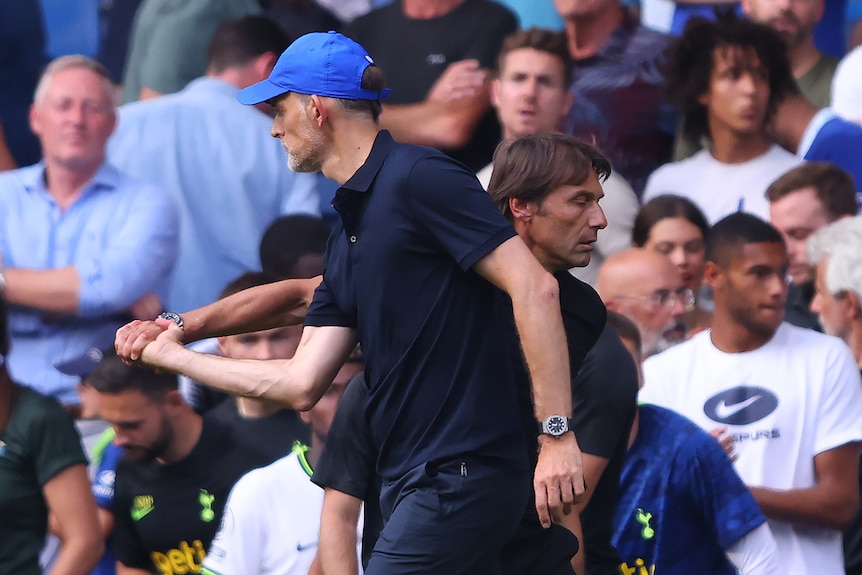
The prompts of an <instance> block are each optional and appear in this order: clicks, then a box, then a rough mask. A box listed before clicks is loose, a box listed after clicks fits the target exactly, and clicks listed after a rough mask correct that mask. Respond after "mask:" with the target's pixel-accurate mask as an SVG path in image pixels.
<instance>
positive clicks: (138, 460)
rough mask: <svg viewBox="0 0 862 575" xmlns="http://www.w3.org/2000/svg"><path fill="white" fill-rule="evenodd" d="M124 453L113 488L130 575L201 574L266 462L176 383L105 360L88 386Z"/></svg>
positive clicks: (120, 547) (120, 545)
mask: <svg viewBox="0 0 862 575" xmlns="http://www.w3.org/2000/svg"><path fill="white" fill-rule="evenodd" d="M87 382H88V384H89V385H91V386H92V387H93V388H95V390H96V391H97V392H98V393H99V408H100V410H101V416H102V417H103V418H104V419H105V420H106V421H108V422H109V423H110V424H111V425H112V426H113V428H114V431H115V432H116V437H115V439H114V443H115V444H117V445H119V446H120V447H122V448H123V450H124V451H125V457H124V458H123V459H122V460H121V461H120V463H119V465H118V466H117V471H116V481H115V485H114V506H113V515H114V519H115V525H114V530H113V535H112V536H113V546H114V554H115V555H116V557H117V561H118V563H119V564H122V566H123V567H124V570H123V571H122V573H123V574H124V575H137V574H140V575H143V574H144V573H154V572H155V573H164V574H165V575H173V574H179V573H197V572H199V571H200V566H201V563H202V562H203V559H204V556H205V555H206V550H207V548H208V547H209V544H210V541H211V540H212V538H213V536H214V535H215V533H216V530H217V529H218V526H219V523H220V522H221V515H222V509H223V508H224V504H225V500H226V499H227V495H228V492H229V491H230V489H231V487H232V486H233V484H234V483H235V482H236V480H237V479H238V478H239V477H241V476H242V475H243V474H244V473H245V472H247V471H248V470H250V469H252V468H254V467H257V466H258V465H261V464H263V463H264V461H263V460H262V459H261V458H260V457H259V456H258V455H257V453H256V452H253V451H250V450H249V449H248V448H247V447H241V446H240V444H239V443H237V442H236V440H235V439H234V437H233V435H232V433H231V430H230V429H229V428H227V427H225V426H224V425H222V424H220V423H218V422H216V421H212V420H209V419H207V420H204V419H203V418H202V417H201V416H199V415H197V414H196V413H195V412H194V411H192V409H191V408H190V407H188V406H187V405H186V404H185V402H183V399H182V397H181V396H180V393H179V390H178V389H177V377H176V375H174V374H171V373H157V372H156V371H154V370H152V369H150V368H144V367H139V366H129V365H126V364H125V363H123V361H122V360H121V359H120V358H119V357H117V356H113V355H110V356H106V357H104V358H103V359H102V361H101V362H100V363H99V365H98V366H97V367H96V369H95V370H94V371H93V372H92V373H91V374H90V376H89V377H88V379H87Z"/></svg>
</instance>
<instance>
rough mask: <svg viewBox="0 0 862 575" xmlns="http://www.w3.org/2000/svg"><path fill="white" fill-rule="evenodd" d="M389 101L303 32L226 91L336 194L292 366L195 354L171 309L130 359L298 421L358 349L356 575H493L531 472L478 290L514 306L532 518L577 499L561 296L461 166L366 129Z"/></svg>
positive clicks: (331, 37) (332, 43)
mask: <svg viewBox="0 0 862 575" xmlns="http://www.w3.org/2000/svg"><path fill="white" fill-rule="evenodd" d="M387 95H388V90H385V88H384V82H383V78H382V74H381V73H380V71H379V69H378V68H377V67H376V66H374V64H373V60H372V59H371V57H370V56H369V55H368V54H367V52H366V51H365V50H364V49H363V48H362V47H361V46H359V45H358V44H356V43H355V42H353V41H352V40H350V39H349V38H346V37H344V36H342V35H340V34H337V33H335V32H330V33H326V34H324V33H315V34H308V35H305V36H303V37H301V38H300V39H298V40H297V41H296V42H294V43H293V44H292V45H291V46H290V47H289V48H288V49H287V50H286V51H285V52H284V54H282V56H281V58H279V61H278V62H277V63H276V65H275V67H274V69H273V72H272V73H271V74H270V77H269V78H268V79H267V80H264V81H263V82H261V83H259V84H256V85H253V86H250V87H249V88H247V89H245V90H243V91H241V92H240V94H239V99H240V101H241V102H243V103H246V104H249V105H251V104H257V103H261V102H264V101H269V102H270V103H271V104H272V105H273V107H274V108H275V112H276V114H275V119H274V122H273V127H272V131H271V133H272V135H273V136H275V137H278V138H279V139H280V140H281V141H282V145H284V147H285V149H286V150H287V154H288V160H289V165H290V167H291V168H293V169H294V170H296V171H301V172H309V171H317V170H322V171H323V173H324V174H325V175H326V176H327V177H329V178H331V179H333V180H335V181H337V182H339V183H340V184H341V187H340V188H339V190H338V191H337V193H336V196H335V200H334V203H335V207H336V209H337V210H338V212H339V214H340V216H341V221H340V222H338V223H337V225H336V228H335V230H334V231H333V234H332V236H331V237H330V241H329V245H328V250H327V254H326V272H325V274H324V279H323V282H322V283H321V285H320V286H319V287H318V288H317V291H316V292H315V295H314V301H313V302H312V304H311V307H310V309H309V312H308V314H307V316H306V320H305V330H304V332H303V337H302V341H301V342H300V344H299V348H298V350H297V353H296V355H295V356H294V357H293V359H291V360H287V361H238V360H230V359H226V358H218V357H212V356H206V355H202V354H196V353H195V352H192V351H190V350H187V349H186V348H184V347H183V346H182V345H181V344H180V343H179V341H180V340H181V339H182V337H183V332H182V328H181V327H180V324H181V323H183V321H182V318H181V317H180V316H178V315H175V314H174V315H171V316H170V319H172V320H174V321H175V323H176V325H172V326H170V328H169V329H168V330H167V331H165V332H164V333H162V334H161V335H160V336H159V337H158V339H156V341H154V342H152V343H150V344H149V345H147V346H146V347H145V348H144V349H143V355H142V357H141V359H142V360H143V361H144V362H145V363H147V364H150V365H153V366H159V367H161V368H163V369H167V370H173V371H178V372H180V373H183V374H184V375H187V376H189V377H193V378H194V379H196V380H197V381H200V382H202V383H205V384H207V385H209V386H212V387H215V388H218V389H222V390H225V391H228V392H231V393H237V394H245V395H254V396H262V397H268V398H271V399H274V400H278V401H282V402H284V403H286V404H288V405H292V406H293V407H295V408H298V409H303V410H305V409H308V408H310V407H311V406H312V405H314V403H315V402H316V401H317V399H318V398H319V397H320V396H321V395H322V394H323V392H324V391H325V389H326V386H327V385H328V384H329V382H330V381H331V380H332V376H333V374H334V373H335V371H336V370H337V369H338V367H340V364H341V363H342V362H343V361H344V359H345V358H346V357H347V355H348V354H349V353H350V352H351V351H352V349H353V347H354V346H355V344H356V342H357V340H360V341H361V342H362V347H363V351H364V353H365V356H366V359H367V368H366V372H365V373H366V385H367V386H368V387H369V399H368V403H367V406H366V419H367V421H368V423H369V426H370V428H371V433H372V434H373V436H374V438H375V441H376V443H377V444H378V446H379V455H378V460H377V469H378V471H379V473H380V475H381V477H382V479H383V481H384V485H383V492H382V494H381V508H382V510H383V514H384V517H385V519H386V522H385V526H384V528H383V532H382V534H381V538H380V539H379V540H378V543H377V546H376V547H375V550H374V553H373V554H372V557H371V561H370V563H369V566H368V570H367V571H366V572H367V573H371V574H379V573H391V574H395V573H407V572H410V573H414V572H417V571H422V572H423V573H445V574H447V575H451V574H456V573H484V572H495V570H496V569H498V568H499V561H500V558H499V557H500V550H501V548H502V546H503V544H504V543H505V541H506V540H507V538H508V537H509V536H511V534H512V533H513V532H514V531H515V529H516V527H517V525H518V522H519V520H520V518H521V516H522V514H523V510H524V507H525V505H526V504H527V499H528V493H529V488H530V484H529V475H530V473H529V467H530V464H529V459H528V457H527V449H526V443H525V437H524V433H523V430H522V426H521V424H520V420H519V417H518V405H517V400H516V393H515V383H514V378H513V375H512V372H511V367H510V366H509V365H507V364H506V362H501V361H499V357H500V353H501V351H502V350H505V349H506V345H507V343H506V338H505V333H504V332H505V329H504V326H503V325H502V324H501V321H502V320H501V318H500V317H499V314H497V313H496V306H495V301H494V300H495V298H494V285H496V286H498V287H500V288H502V289H503V290H504V291H506V292H507V293H508V294H509V296H510V297H511V299H512V307H513V310H514V317H515V322H516V324H517V327H518V331H519V334H520V336H521V343H522V346H523V350H524V355H525V357H526V360H527V364H528V366H529V368H530V373H531V375H532V384H533V398H534V403H535V415H536V418H537V421H536V429H537V431H538V430H539V427H540V426H541V428H542V430H543V433H542V435H541V436H540V438H539V444H540V448H539V457H538V463H537V465H536V470H535V477H534V480H533V482H534V485H535V487H536V508H537V511H538V515H539V519H540V520H541V523H542V525H543V526H545V527H550V525H551V514H552V513H567V512H569V511H570V509H571V505H572V504H574V502H575V501H576V500H577V499H578V498H579V497H581V496H582V494H583V492H584V483H583V472H582V461H581V453H580V449H579V448H578V445H577V441H576V439H575V436H574V434H573V433H572V432H571V431H570V427H569V426H570V418H571V412H572V399H571V389H570V380H569V376H570V373H569V372H570V370H569V363H568V354H567V353H566V344H565V342H566V338H565V334H564V331H563V325H562V318H561V312H560V308H559V305H560V304H559V291H558V290H559V286H558V284H557V281H556V280H555V278H554V277H553V276H552V275H551V274H550V273H548V272H546V271H545V270H544V269H543V268H542V267H541V265H540V264H539V263H538V261H537V260H536V259H535V258H534V257H533V255H532V254H531V253H530V251H529V249H528V248H527V246H526V245H525V244H524V242H523V241H522V240H520V239H519V238H517V237H515V236H516V234H515V230H514V229H513V228H512V226H511V224H510V223H509V222H508V221H507V220H506V219H505V218H504V217H503V216H502V215H501V214H500V213H499V211H498V210H497V208H496V207H495V205H494V203H493V202H492V201H491V199H490V198H489V197H488V196H487V195H486V194H485V192H484V191H483V190H482V188H481V186H480V185H479V183H478V181H477V180H476V178H475V176H474V175H473V174H472V173H470V172H469V171H467V170H466V169H465V168H464V167H463V166H462V165H460V164H458V163H457V162H455V161H453V160H451V159H450V158H449V157H447V156H445V155H444V154H442V153H440V152H437V151H435V150H432V149H429V148H422V147H416V146H411V145H402V144H398V143H396V142H395V141H394V140H393V139H392V137H391V136H390V135H389V134H388V133H387V132H385V131H380V129H379V127H378V124H377V118H378V116H379V114H380V109H381V105H380V100H381V99H382V98H385V97H386V96H387ZM136 329H137V326H136V325H135V324H133V325H130V326H127V328H124V329H123V330H120V332H119V333H118V343H119V345H118V349H119V350H120V352H121V354H122V355H123V356H124V357H125V358H126V359H131V360H134V359H138V357H137V356H134V355H132V354H130V353H128V351H129V349H128V346H126V345H125V344H123V343H121V342H122V341H123V340H124V339H125V338H126V336H127V335H131V334H133V333H134V332H135V331H136Z"/></svg>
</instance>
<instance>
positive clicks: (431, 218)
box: [305, 131, 529, 481]
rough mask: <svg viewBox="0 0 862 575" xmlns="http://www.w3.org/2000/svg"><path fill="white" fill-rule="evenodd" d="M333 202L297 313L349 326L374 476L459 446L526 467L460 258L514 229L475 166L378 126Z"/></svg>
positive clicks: (485, 316)
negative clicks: (315, 277) (323, 246)
mask: <svg viewBox="0 0 862 575" xmlns="http://www.w3.org/2000/svg"><path fill="white" fill-rule="evenodd" d="M333 206H334V207H335V209H336V210H337V211H338V212H339V214H340V215H341V218H340V221H338V222H336V225H335V228H334V229H333V232H332V235H331V236H330V238H329V242H328V245H327V253H326V258H325V269H326V271H325V272H324V276H323V277H324V279H323V282H322V283H321V285H320V287H318V289H317V291H316V292H315V294H314V301H313V302H312V304H311V308H310V309H309V311H308V315H307V317H306V321H305V324H306V325H311V326H328V325H337V326H346V327H352V328H355V329H357V333H358V335H359V340H360V341H361V343H362V347H363V352H364V354H365V357H366V368H365V376H366V385H367V386H368V390H369V397H368V404H367V409H366V419H367V421H368V423H369V427H370V429H371V434H372V437H373V439H374V443H375V444H376V445H378V446H379V447H380V453H379V456H378V462H377V469H378V473H379V474H380V476H381V477H382V479H383V480H384V481H390V480H393V479H396V478H398V477H400V476H402V475H403V474H404V473H405V472H407V471H408V470H410V469H412V468H413V467H416V466H417V465H419V464H421V463H425V462H429V461H435V462H438V461H447V460H451V459H455V458H464V457H466V458H472V459H479V460H484V461H485V462H487V463H488V464H490V465H494V466H499V467H503V468H508V469H518V470H524V469H528V468H529V465H528V462H527V458H526V457H525V449H524V438H523V432H522V430H521V428H520V424H519V417H518V407H517V401H516V396H515V389H514V378H513V375H512V371H511V364H510V362H508V361H506V360H505V359H504V357H505V356H504V355H503V354H505V353H506V352H507V349H508V348H507V343H506V339H505V329H504V323H503V322H502V320H501V318H500V317H499V314H497V313H495V297H494V290H495V288H494V287H493V286H492V285H491V284H490V283H489V282H488V281H486V280H485V279H483V278H482V277H481V276H479V275H478V274H477V273H475V272H474V271H472V270H471V269H470V268H471V267H472V266H473V265H474V264H475V263H476V262H478V261H479V260H481V259H482V258H483V257H485V256H486V255H488V254H489V253H490V252H492V251H493V250H494V249H495V248H497V247H498V246H499V245H500V244H502V243H503V242H505V241H506V240H508V239H510V238H511V237H512V236H514V235H515V231H514V229H513V228H512V226H511V225H510V224H509V222H507V221H506V219H505V218H504V217H503V216H502V215H501V214H500V212H499V211H498V210H497V208H496V206H495V205H494V203H493V202H492V201H491V199H490V197H489V196H488V195H487V194H486V193H485V191H484V190H483V189H482V187H481V186H480V185H479V183H478V181H477V180H476V177H475V175H473V174H472V173H471V172H469V171H468V170H467V169H466V168H465V167H464V166H462V165H461V164H459V163H457V162H456V161H454V160H452V159H451V158H449V157H448V156H446V155H444V154H442V153H441V152H438V151H436V150H433V149H431V148H424V147H419V146H413V145H406V144H398V143H396V142H395V141H393V140H392V137H391V136H390V135H389V133H388V132H386V131H381V132H380V133H379V134H378V136H377V138H376V140H375V142H374V146H373V147H372V150H371V153H370V154H369V156H368V159H367V160H366V161H365V163H364V164H363V165H362V166H361V167H360V168H359V170H357V172H356V173H355V174H354V175H353V177H351V178H350V180H348V181H347V182H346V183H345V184H344V185H343V186H342V187H340V188H339V189H338V191H337V192H336V195H335V199H334V200H333Z"/></svg>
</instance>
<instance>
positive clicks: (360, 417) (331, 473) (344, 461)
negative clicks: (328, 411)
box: [311, 373, 377, 499]
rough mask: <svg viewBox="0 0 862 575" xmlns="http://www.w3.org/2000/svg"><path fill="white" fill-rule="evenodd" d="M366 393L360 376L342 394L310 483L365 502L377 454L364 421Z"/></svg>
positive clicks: (362, 378)
mask: <svg viewBox="0 0 862 575" xmlns="http://www.w3.org/2000/svg"><path fill="white" fill-rule="evenodd" d="M367 396H368V392H367V389H366V387H365V381H364V375H363V374H362V373H360V374H358V375H356V376H354V378H353V379H352V380H351V381H350V384H349V385H348V386H347V389H345V390H344V394H343V395H342V397H341V401H340V402H339V403H338V410H337V411H336V412H335V417H334V418H333V420H332V424H331V425H330V427H329V433H328V434H327V436H326V444H325V445H324V448H323V452H322V453H321V455H320V459H319V460H318V462H317V465H315V468H314V475H313V477H312V478H311V480H312V481H313V482H314V483H315V484H317V485H318V486H320V487H322V488H327V487H329V488H331V489H335V490H337V491H341V492H342V493H346V494H347V495H351V496H353V497H356V498H357V499H365V496H366V494H367V493H368V489H369V487H370V486H371V484H372V482H373V480H374V474H375V469H374V466H375V464H376V461H377V454H376V453H375V450H374V446H373V443H372V440H371V433H370V430H369V429H368V424H367V423H366V421H365V403H366V401H367Z"/></svg>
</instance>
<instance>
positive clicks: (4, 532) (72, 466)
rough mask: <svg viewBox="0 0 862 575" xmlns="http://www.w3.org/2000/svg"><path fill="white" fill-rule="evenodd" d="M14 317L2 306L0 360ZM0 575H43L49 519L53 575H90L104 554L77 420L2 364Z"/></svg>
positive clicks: (7, 343) (5, 355) (0, 413)
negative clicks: (55, 539) (55, 542)
mask: <svg viewBox="0 0 862 575" xmlns="http://www.w3.org/2000/svg"><path fill="white" fill-rule="evenodd" d="M8 321H9V316H8V315H7V308H6V302H5V300H2V299H0V354H1V355H0V358H2V357H8V353H9V347H10V337H9V331H8V327H9V324H8ZM0 438H2V441H0V485H2V488H0V517H2V518H3V520H2V521H0V573H27V574H38V573H42V570H41V568H40V567H39V550H40V549H41V548H42V545H43V544H44V542H45V536H46V534H47V532H48V517H49V513H50V515H51V518H52V523H53V527H54V530H55V531H56V533H58V534H59V535H60V538H61V540H62V545H61V547H60V552H59V555H58V556H57V558H56V562H55V564H54V570H53V571H52V572H53V573H68V574H70V575H87V574H88V573H90V570H91V569H92V568H93V567H94V566H95V565H96V562H97V561H98V560H99V556H100V555H101V554H102V550H103V549H104V542H103V540H102V538H101V536H100V531H99V527H98V519H97V517H96V503H95V501H94V500H93V496H92V495H91V494H90V488H89V481H88V480H87V458H86V456H85V455H84V452H83V450H82V449H81V443H80V439H79V437H78V433H77V432H76V431H75V425H74V423H73V421H72V418H71V417H70V416H69V415H68V414H67V413H66V412H65V411H64V410H63V408H62V407H61V406H60V405H58V404H57V402H56V401H55V400H53V399H51V398H48V397H45V396H43V395H40V394H38V393H36V392H35V391H33V390H31V389H29V388H27V387H24V386H21V385H18V384H17V383H15V382H14V381H13V380H12V378H11V376H10V374H9V372H8V371H7V370H6V366H5V363H4V362H3V361H2V359H0Z"/></svg>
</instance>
